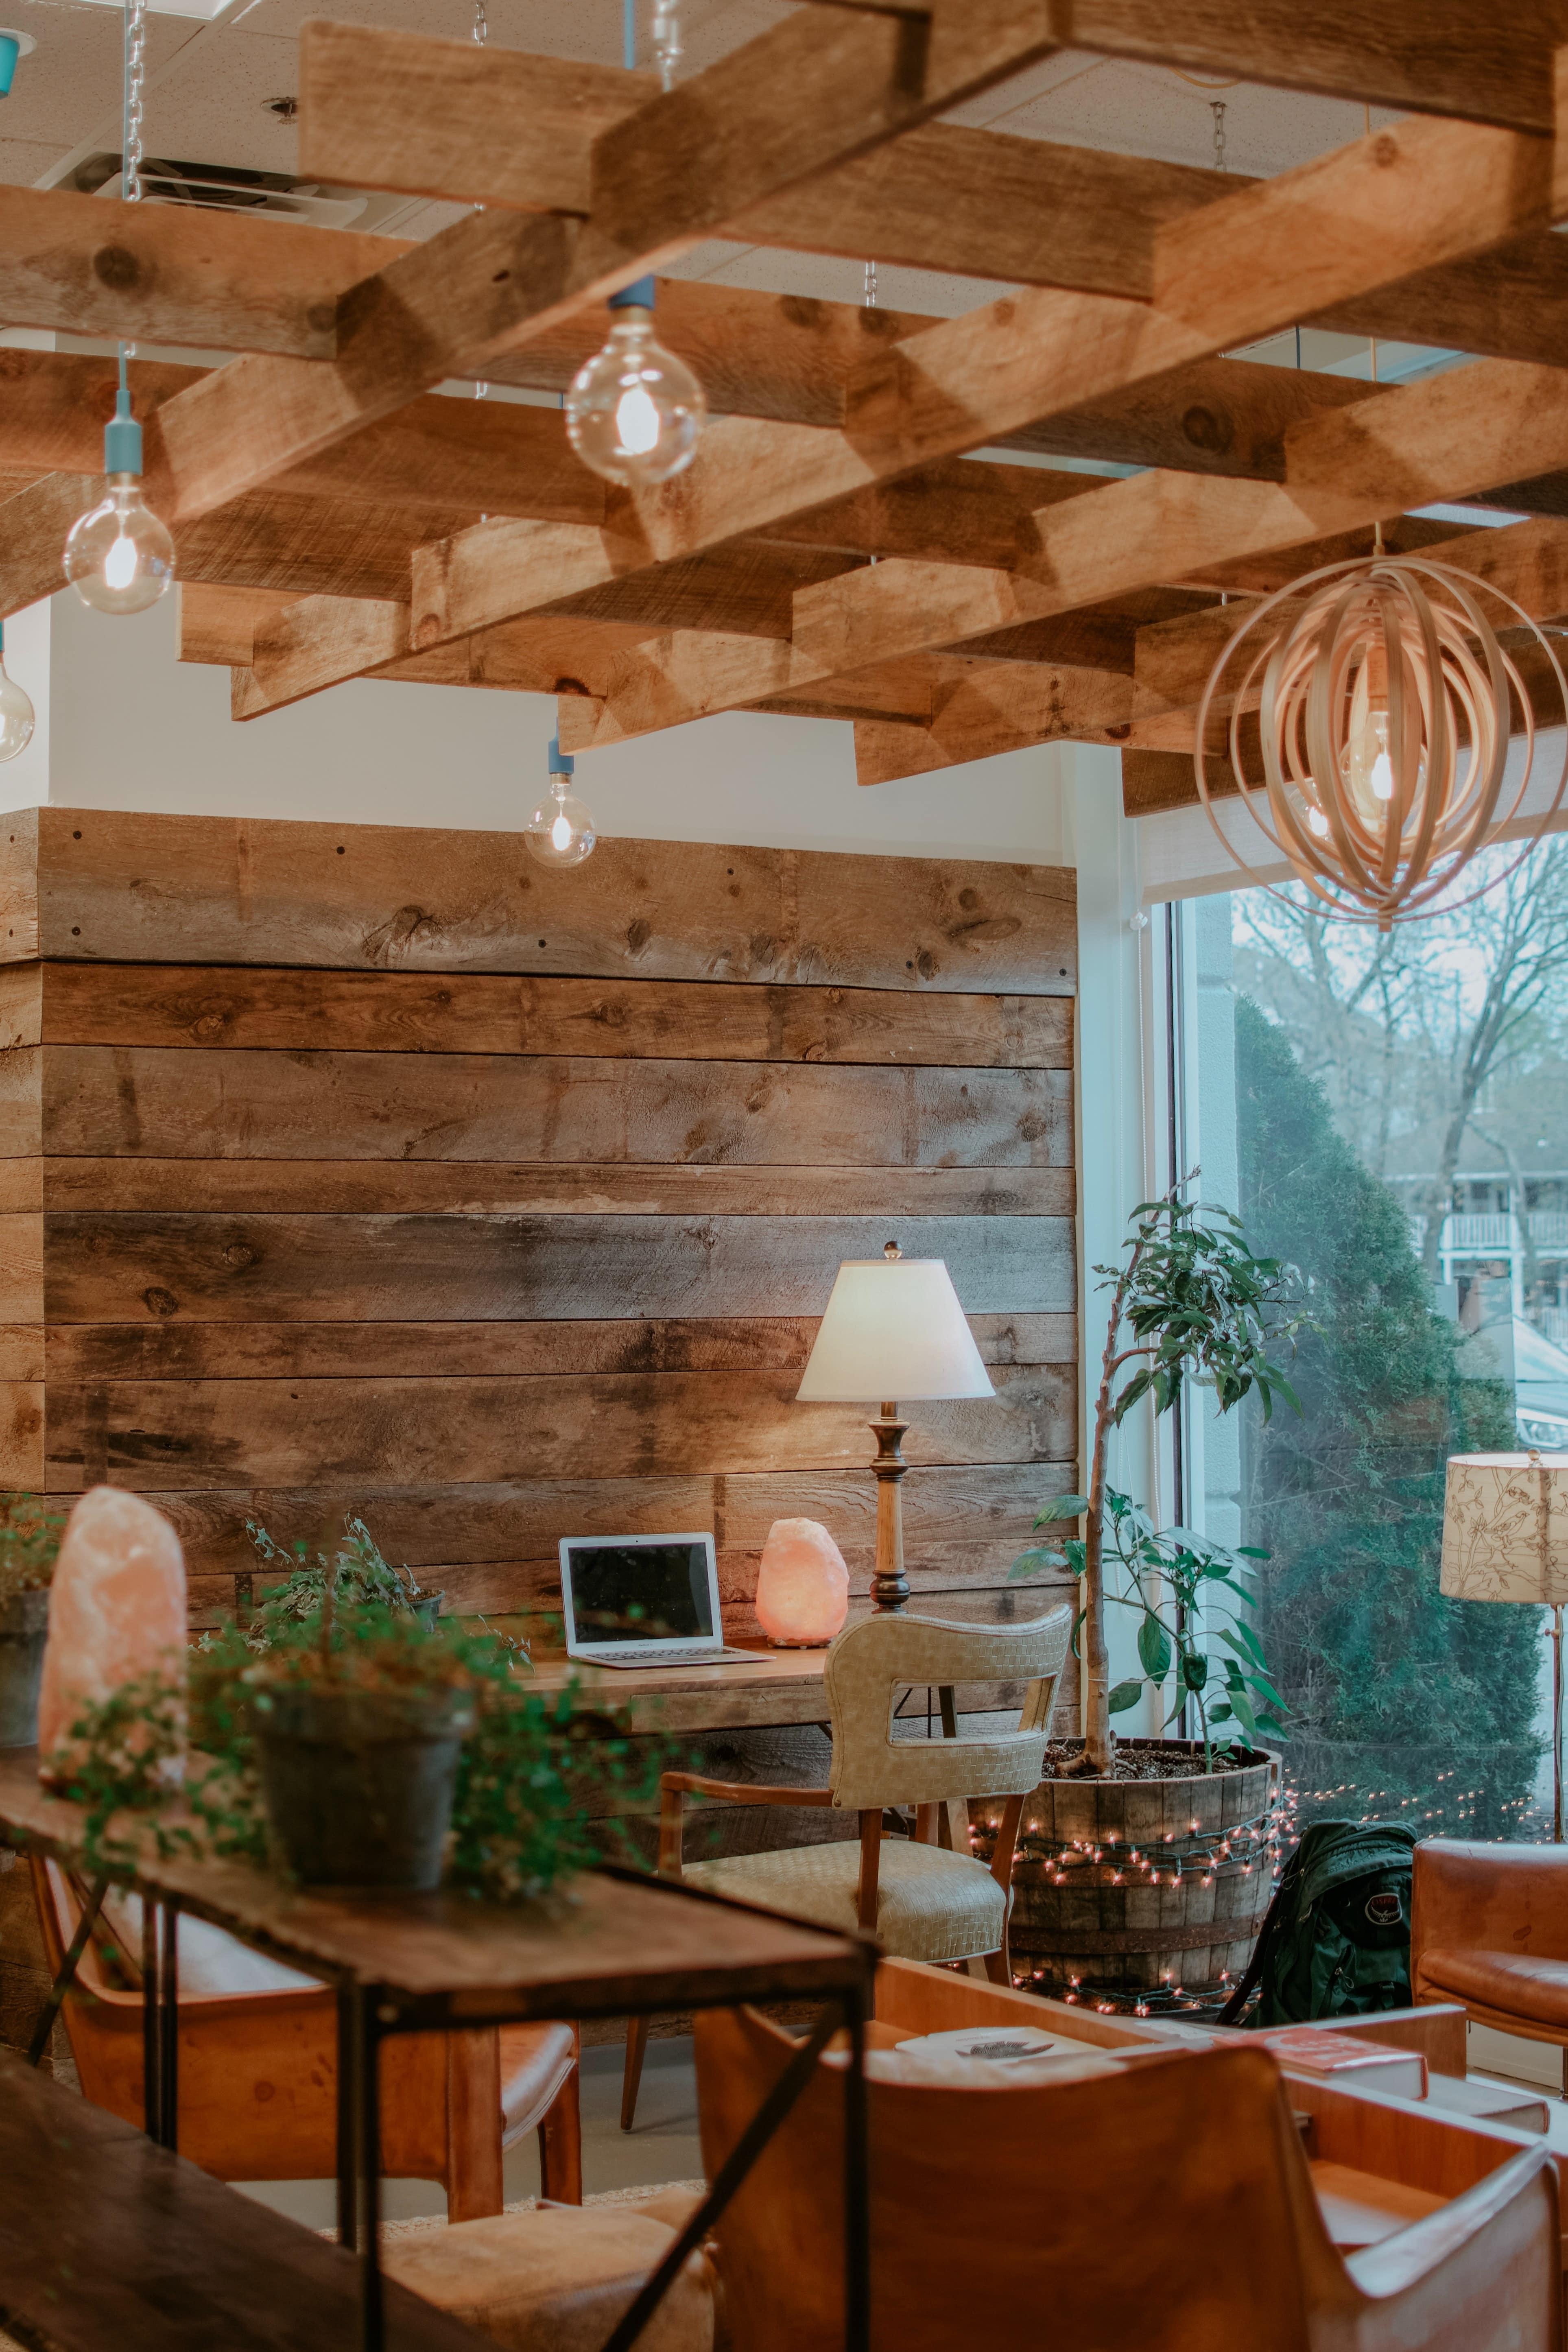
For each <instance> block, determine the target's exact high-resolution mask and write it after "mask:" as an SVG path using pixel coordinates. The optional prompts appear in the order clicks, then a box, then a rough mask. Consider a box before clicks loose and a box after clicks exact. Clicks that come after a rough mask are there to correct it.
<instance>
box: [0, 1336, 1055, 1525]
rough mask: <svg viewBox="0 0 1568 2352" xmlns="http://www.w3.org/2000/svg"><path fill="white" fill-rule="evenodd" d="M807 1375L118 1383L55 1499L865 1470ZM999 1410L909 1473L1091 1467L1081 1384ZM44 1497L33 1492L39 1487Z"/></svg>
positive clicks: (67, 1436) (852, 1424)
mask: <svg viewBox="0 0 1568 2352" xmlns="http://www.w3.org/2000/svg"><path fill="white" fill-rule="evenodd" d="M799 1381H800V1376H799V1373H798V1372H797V1371H796V1370H794V1368H793V1367H792V1368H791V1369H790V1370H785V1371H764V1370H748V1369H744V1368H742V1367H740V1366H735V1367H731V1369H730V1370H727V1371H726V1372H725V1374H724V1376H723V1378H722V1379H721V1380H718V1381H716V1380H715V1379H714V1378H713V1377H712V1375H711V1374H710V1373H709V1372H706V1371H700V1372H598V1373H590V1374H587V1375H584V1374H580V1373H563V1374H561V1375H558V1376H557V1377H556V1378H555V1379H553V1380H551V1381H529V1382H527V1384H526V1385H525V1386H522V1387H520V1386H519V1384H518V1383H517V1382H516V1381H511V1380H506V1379H501V1380H483V1379H456V1380H454V1379H425V1380H419V1379H416V1380H399V1381H387V1380H331V1381H309V1380H300V1381H254V1380H236V1381H116V1382H113V1383H110V1384H107V1385H105V1386H100V1387H92V1388H73V1387H71V1386H69V1385H68V1384H67V1383H65V1382H63V1381H51V1382H50V1384H49V1391H48V1429H47V1486H48V1488H49V1491H50V1492H51V1493H56V1494H58V1493H61V1492H63V1491H65V1490H66V1489H68V1487H69V1486H71V1485H72V1483H73V1482H74V1483H75V1484H76V1485H77V1486H92V1485H94V1484H96V1483H97V1482H99V1481H100V1480H101V1479H103V1478H106V1477H107V1478H109V1479H110V1480H117V1481H119V1482H121V1483H124V1482H126V1481H127V1480H131V1481H134V1482H140V1481H141V1480H142V1479H143V1478H150V1479H152V1480H153V1482H154V1483H155V1484H156V1485H158V1486H161V1487H163V1486H196V1487H203V1486H233V1485H252V1486H305V1485H317V1484H320V1485H329V1486H336V1485H342V1483H344V1482H345V1481H347V1480H350V1479H353V1478H363V1479H371V1480H379V1479H391V1478H398V1479H405V1480H412V1481H416V1482H417V1481H422V1480H426V1479H428V1480H432V1481H434V1480H441V1481H443V1482H468V1481H473V1480H489V1479H500V1478H505V1477H508V1476H519V1475H521V1476H522V1477H527V1476H528V1475H530V1474H531V1473H532V1474H533V1475H540V1476H546V1475H548V1476H550V1477H554V1478H585V1477H591V1476H592V1475H594V1473H595V1470H596V1469H598V1468H599V1467H600V1466H601V1465H605V1464H606V1463H617V1464H623V1465H625V1466H626V1469H628V1470H632V1469H635V1468H637V1467H642V1468H644V1469H647V1470H649V1471H651V1470H653V1469H655V1468H657V1469H658V1471H659V1473H660V1474H661V1475H679V1474H681V1473H683V1472H704V1473H712V1474H716V1475H727V1474H729V1473H731V1472H745V1471H750V1472H763V1471H767V1472H773V1473H777V1472H782V1471H787V1470H794V1469H811V1470H821V1469H837V1468H845V1469H847V1468H851V1467H854V1466H855V1465H858V1464H860V1463H861V1462H863V1460H864V1458H865V1456H866V1452H867V1444H868V1438H867V1423H866V1413H865V1412H864V1411H863V1410H861V1409H860V1408H858V1407H856V1406H854V1405H801V1404H796V1402H795V1390H796V1388H797V1387H798V1386H799ZM994 1386H995V1390H996V1394H995V1396H994V1398H987V1399H984V1400H983V1401H974V1402H963V1403H957V1404H951V1403H942V1404H925V1405H921V1407H920V1409H919V1411H918V1412H912V1413H911V1416H910V1419H911V1424H912V1425H911V1427H910V1433H909V1436H908V1438H907V1439H906V1441H905V1452H906V1454H907V1456H908V1458H909V1460H910V1461H911V1462H923V1463H945V1464H953V1463H977V1462H1060V1461H1064V1460H1066V1459H1068V1457H1069V1456H1070V1455H1071V1454H1074V1453H1075V1452H1076V1450H1077V1414H1076V1411H1075V1394H1076V1388H1077V1378H1076V1374H1075V1371H1074V1370H1073V1368H1072V1367H1071V1366H1070V1365H1069V1366H1063V1365H1010V1366H1006V1367H1002V1366H999V1367H998V1368H997V1370H996V1374H995V1380H994ZM42 1396H43V1391H42V1389H41V1387H39V1388H37V1389H32V1388H29V1387H27V1386H26V1384H24V1383H20V1382H11V1383H7V1384H0V1474H3V1475H20V1474H19V1473H15V1472H12V1473H6V1468H5V1465H7V1464H9V1463H13V1462H14V1461H15V1460H16V1459H17V1458H19V1456H20V1454H21V1453H23V1452H24V1451H27V1450H28V1446H29V1441H30V1443H31V1447H32V1450H33V1451H36V1450H37V1432H38V1429H39V1427H40V1423H41V1421H42V1413H41V1405H42ZM31 1483H33V1484H34V1485H36V1484H37V1480H36V1479H35V1480H33V1481H32V1482H31Z"/></svg>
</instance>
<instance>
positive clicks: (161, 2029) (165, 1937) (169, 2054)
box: [158, 1903, 180, 2148]
mask: <svg viewBox="0 0 1568 2352" xmlns="http://www.w3.org/2000/svg"><path fill="white" fill-rule="evenodd" d="M158 1909H159V1913H160V1915H161V1916H160V1919H159V1934H158V2086H159V2097H158V2108H159V2122H160V2125H161V2126H162V2128H161V2130H160V2133H159V2146H160V2147H170V2148H177V2147H179V2144H180V1913H179V1908H178V1906H177V1905H175V1904H173V1903H160V1905H159V1906H158Z"/></svg>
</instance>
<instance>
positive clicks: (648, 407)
mask: <svg viewBox="0 0 1568 2352" xmlns="http://www.w3.org/2000/svg"><path fill="white" fill-rule="evenodd" d="M610 314H611V320H612V324H611V327H610V339H609V341H608V342H607V343H606V344H605V348H604V350H603V351H602V352H598V353H597V354H596V355H595V357H594V358H593V359H591V360H590V361H589V362H588V363H587V365H586V367H584V368H580V369H579V370H578V372H577V373H576V374H575V375H574V377H573V379H572V383H571V385H570V388H569V389H568V391H567V394H566V431H567V434H568V436H570V438H571V442H572V446H573V447H574V449H575V451H576V452H577V455H578V456H579V457H581V458H582V460H583V463H584V465H585V466H589V467H592V468H593V470H594V472H595V474H602V475H603V476H604V477H605V480H606V481H610V482H624V483H626V485H627V486H628V487H629V488H638V487H639V486H640V485H642V484H644V483H651V482H668V480H669V478H670V477H671V475H673V474H679V472H680V471H681V470H682V468H683V467H687V466H689V464H690V463H691V460H692V457H693V455H694V454H695V452H696V448H697V443H698V438H699V436H700V434H701V431H702V427H703V425H705V424H706V423H707V420H708V403H707V401H706V400H705V399H704V397H703V393H702V386H701V385H700V383H698V381H697V378H696V377H695V376H694V375H693V374H692V373H691V370H690V369H689V367H688V366H687V365H686V363H685V362H684V361H683V360H678V359H677V358H676V356H675V354H674V352H667V351H666V350H665V349H664V347H663V345H662V344H660V343H657V342H656V341H654V334H653V279H652V278H638V279H637V283H636V285H635V286H627V287H626V288H625V289H623V290H622V291H621V292H620V293H619V294H612V295H611V297H610Z"/></svg>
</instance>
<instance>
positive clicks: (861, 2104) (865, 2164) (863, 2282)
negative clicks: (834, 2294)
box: [844, 1990, 871, 2352]
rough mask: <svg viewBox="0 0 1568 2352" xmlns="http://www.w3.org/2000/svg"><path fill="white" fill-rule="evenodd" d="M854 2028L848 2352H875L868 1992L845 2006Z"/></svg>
mask: <svg viewBox="0 0 1568 2352" xmlns="http://www.w3.org/2000/svg"><path fill="white" fill-rule="evenodd" d="M844 2012H845V2022H846V2024H847V2026H848V2028H849V2070H848V2073H847V2075H846V2076H845V2081H844V2347H845V2352H870V2345H871V2147H870V2116H869V2110H868V2101H867V2097H866V2012H867V2003H866V1996H865V1993H864V1991H863V1990H862V1991H856V1992H854V1993H852V1994H850V1995H849V1996H848V1997H847V1999H846V2000H845V2003H844Z"/></svg>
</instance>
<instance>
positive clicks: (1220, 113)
mask: <svg viewBox="0 0 1568 2352" xmlns="http://www.w3.org/2000/svg"><path fill="white" fill-rule="evenodd" d="M1209 112H1210V113H1211V114H1212V115H1213V116H1214V167H1215V171H1216V172H1223V171H1224V170H1225V169H1226V160H1225V100H1224V99H1223V98H1211V99H1210V100H1209Z"/></svg>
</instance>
